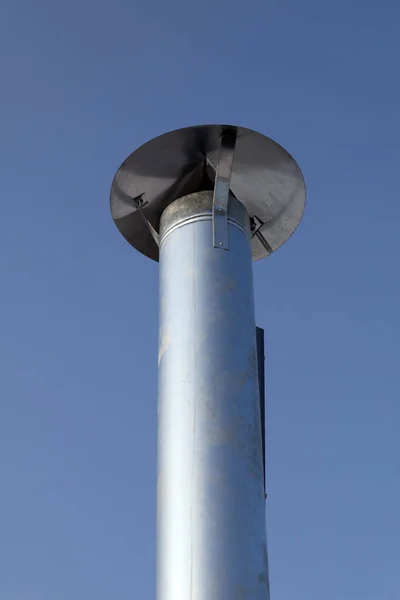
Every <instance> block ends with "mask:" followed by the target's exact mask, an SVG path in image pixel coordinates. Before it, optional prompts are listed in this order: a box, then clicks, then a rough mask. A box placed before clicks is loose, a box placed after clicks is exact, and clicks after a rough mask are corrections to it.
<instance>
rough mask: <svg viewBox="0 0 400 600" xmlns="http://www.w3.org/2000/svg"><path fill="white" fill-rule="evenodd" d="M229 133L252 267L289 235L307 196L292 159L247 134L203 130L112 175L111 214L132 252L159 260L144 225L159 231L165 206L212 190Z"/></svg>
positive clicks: (233, 182)
mask: <svg viewBox="0 0 400 600" xmlns="http://www.w3.org/2000/svg"><path fill="white" fill-rule="evenodd" d="M227 128H229V129H230V130H234V131H235V132H236V147H235V153H234V159H233V165H232V172H231V179H230V190H231V192H232V193H233V195H234V196H235V197H236V198H237V199H238V200H239V201H240V202H241V203H242V204H243V205H244V206H245V208H246V210H247V212H248V213H249V216H250V218H251V219H252V223H253V228H254V235H253V238H252V254H253V260H258V259H260V258H263V257H265V256H268V255H269V254H270V253H271V252H272V251H275V250H277V249H278V248H279V247H280V246H281V245H282V244H283V243H284V242H286V240H287V239H288V238H289V237H290V236H291V234H292V233H293V232H294V230H295V229H296V228H297V226H298V224H299V222H300V220H301V217H302V215H303V211H304V206H305V197H306V193H305V183H304V178H303V175H302V173H301V171H300V169H299V167H298V165H297V163H296V162H295V160H294V159H293V158H292V157H291V156H290V154H288V152H286V150H284V148H282V147H281V146H280V145H279V144H277V143H276V142H274V141H273V140H271V139H270V138H268V137H266V136H264V135H262V134H260V133H257V132H255V131H252V130H250V129H245V128H243V127H232V126H227V125H201V126H197V127H187V128H185V129H178V130H176V131H171V132H170V133H165V134H164V135H161V136H159V137H157V138H154V139H152V140H150V141H149V142H147V143H146V144H144V145H143V146H141V147H140V148H138V149H137V150H136V151H135V152H133V153H132V154H131V155H130V156H129V157H128V158H127V159H126V160H125V162H123V163H122V165H121V167H120V168H119V169H118V171H117V173H116V175H115V177H114V181H113V183H112V186H111V195H110V203H111V213H112V216H113V219H114V221H115V224H116V225H117V227H118V229H119V231H120V232H121V233H122V235H123V236H124V237H125V238H126V240H127V241H128V242H129V243H130V244H131V245H132V246H133V247H134V248H136V249H137V250H139V251H140V252H142V253H143V254H145V255H146V256H148V257H149V258H152V259H153V260H158V245H157V243H156V241H155V240H154V237H152V235H151V232H150V230H149V227H148V225H146V219H147V220H148V221H149V223H150V224H151V225H152V227H153V228H154V230H155V231H156V232H158V231H159V225H160V218H161V215H162V213H163V211H164V210H165V208H166V207H167V206H169V204H171V202H174V200H176V199H178V198H181V197H182V196H187V195H189V194H192V193H194V192H199V191H203V190H212V189H214V181H215V172H216V168H217V165H218V158H219V152H220V147H221V135H222V133H223V131H225V130H226V129H227ZM138 204H139V205H140V208H139V209H138V208H137V207H138ZM263 241H264V242H265V243H263Z"/></svg>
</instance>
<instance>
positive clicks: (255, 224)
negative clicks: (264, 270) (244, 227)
mask: <svg viewBox="0 0 400 600" xmlns="http://www.w3.org/2000/svg"><path fill="white" fill-rule="evenodd" d="M263 225H265V223H264V222H263V221H261V219H259V218H258V217H257V216H256V215H254V217H252V218H251V231H252V236H251V237H252V238H253V237H254V236H256V238H257V239H259V240H260V242H261V243H262V245H263V246H264V248H265V249H266V251H267V252H269V253H270V254H271V253H272V252H273V249H272V248H271V246H270V245H269V243H268V242H267V240H266V239H265V237H264V236H263V234H262V233H261V227H263Z"/></svg>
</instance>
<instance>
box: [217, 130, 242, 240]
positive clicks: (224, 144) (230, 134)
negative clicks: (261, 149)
mask: <svg viewBox="0 0 400 600" xmlns="http://www.w3.org/2000/svg"><path fill="white" fill-rule="evenodd" d="M236 133H237V131H236V128H229V129H225V130H224V131H223V132H222V135H221V148H220V151H219V159H218V165H217V172H216V176H215V184H214V197H213V214H212V216H213V219H212V220H213V245H214V248H220V249H221V250H229V240H228V202H229V188H230V182H231V173H232V164H233V157H234V154H235V145H236Z"/></svg>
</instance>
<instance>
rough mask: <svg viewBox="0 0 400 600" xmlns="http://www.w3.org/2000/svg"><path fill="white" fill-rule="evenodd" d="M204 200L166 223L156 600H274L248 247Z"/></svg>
mask: <svg viewBox="0 0 400 600" xmlns="http://www.w3.org/2000/svg"><path fill="white" fill-rule="evenodd" d="M205 194H206V196H204V195H203V196H202V197H201V198H199V196H198V195H195V196H196V197H195V198H192V199H190V198H187V199H186V200H187V201H188V202H187V206H189V201H192V200H194V202H192V205H195V204H196V198H197V205H202V206H203V208H202V214H198V215H197V216H196V215H188V214H186V218H185V223H184V224H182V225H181V226H179V225H178V224H177V223H176V222H175V223H172V222H171V218H168V214H167V213H168V212H171V211H172V212H174V211H173V207H171V208H170V209H169V210H168V211H167V212H166V214H165V226H166V228H168V229H169V232H168V234H167V235H164V229H163V219H162V220H161V232H160V233H161V246H160V340H159V408H158V412H159V417H158V418H159V423H158V500H157V600H269V583H268V561H267V547H266V523H265V499H264V482H263V457H262V442H261V421H260V405H259V387H258V373H257V349H256V333H255V322H254V301H253V281H252V260H251V244H250V237H249V235H248V233H246V231H245V229H246V227H242V225H239V224H236V223H235V222H233V221H232V220H230V221H229V225H228V228H229V251H228V252H223V251H221V250H218V249H216V248H214V247H213V237H212V192H208V193H207V192H206V193H205ZM207 194H208V195H207ZM207 203H208V206H209V210H208V214H207V215H206V214H205V213H204V205H205V204H207ZM178 204H179V203H178ZM178 208H179V206H178ZM235 210H237V211H241V212H242V216H241V217H240V219H242V222H243V223H244V224H245V226H246V222H247V227H248V216H247V215H246V212H245V210H244V208H243V207H240V205H239V206H236V208H235ZM170 217H171V215H170ZM175 218H176V214H175ZM240 219H239V220H240Z"/></svg>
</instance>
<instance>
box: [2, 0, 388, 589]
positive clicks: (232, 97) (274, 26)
mask: <svg viewBox="0 0 400 600" xmlns="http://www.w3.org/2000/svg"><path fill="white" fill-rule="evenodd" d="M399 22H400V6H399V4H398V3H397V2H395V1H394V0H392V1H391V0H381V1H380V2H372V1H370V0H365V1H361V0H352V1H351V2H349V1H348V0H337V1H336V2H330V3H328V2H321V1H317V0H303V1H302V2H296V1H295V0H268V1H266V0H263V1H261V0H248V1H247V2H240V3H239V2H237V1H236V0H231V1H228V0H220V1H218V0H214V1H210V0H204V1H203V2H202V3H190V2H183V0H170V1H169V2H161V0H153V1H147V2H140V1H139V2H137V1H136V2H132V1H130V2H128V1H127V0H125V1H124V0H114V2H104V0H97V1H96V2H95V1H94V0H90V1H89V0H82V1H81V2H78V1H77V0H70V1H69V2H65V3H58V2H50V1H49V0H46V1H43V0H38V2H35V3H33V2H28V1H27V0H3V3H2V8H1V19H0V61H1V72H2V77H1V79H2V84H3V85H2V91H1V105H2V111H1V117H2V118H1V141H0V152H1V179H0V185H1V194H2V215H1V220H0V245H1V253H0V268H1V282H2V285H1V307H2V310H1V315H0V335H1V344H0V481H1V511H0V540H1V541H0V597H1V598H4V599H7V600H54V599H55V598H56V599H57V600H67V599H68V600H70V599H72V598H73V599H74V600H80V599H84V600H88V599H89V598H92V599H96V600H106V599H107V600H109V599H110V598H118V599H120V600H124V599H125V598H126V599H128V598H135V599H136V598H138V599H139V598H140V599H149V600H150V599H153V598H154V597H155V502H156V393H157V389H156V375H157V295H158V292H157V280H158V267H157V265H156V264H155V263H152V262H151V261H149V260H148V259H146V258H145V257H143V256H141V255H140V254H138V253H136V252H135V251H134V250H133V249H132V248H130V246H129V245H128V244H127V243H126V242H125V240H124V239H123V238H122V236H120V234H119V233H118V231H117V229H116V228H115V226H114V225H113V222H112V220H111V217H110V214H109V206H108V194H109V188H110V185H111V181H112V178H113V175H114V172H115V170H116V169H117V168H118V166H119V164H120V163H121V162H122V160H124V158H125V157H126V156H127V155H128V154H129V153H130V152H132V151H133V150H134V149H135V148H136V147H137V146H139V145H141V144H142V143H144V142H145V141H147V140H148V139H150V138H152V137H154V136H155V135H159V134H161V133H164V132H166V131H168V130H171V129H175V128H178V127H184V126H189V125H193V124H202V123H218V122H225V123H233V124H239V125H242V126H245V127H250V128H253V129H256V130H258V131H260V132H262V133H264V134H266V135H268V136H270V137H272V138H274V139H275V140H276V141H278V142H279V143H281V144H282V145H283V146H285V147H286V148H287V149H288V151H289V152H290V153H291V154H293V155H294V156H295V158H296V160H297V161H298V163H299V165H300V167H301V168H302V170H303V172H304V175H305V178H306V182H307V189H308V205H307V210H306V214H305V216H304V219H303V222H302V223H301V225H300V227H299V229H298V231H297V232H296V234H295V236H293V238H292V239H291V240H290V241H289V242H288V243H287V244H286V245H285V246H284V247H283V248H281V249H280V250H279V252H277V253H276V255H274V256H272V257H271V258H270V259H268V260H264V261H261V262H260V263H257V264H256V265H255V268H254V272H255V280H256V283H255V288H256V289H255V293H256V308H257V321H258V325H260V326H262V327H264V328H265V329H266V344H267V367H266V368H267V402H268V423H267V432H268V441H267V449H268V492H269V499H268V541H269V553H270V571H271V572H270V576H271V596H272V600H289V599H290V600H291V599H293V598H296V599H297V600H321V598H323V599H324V600H359V599H362V600H376V598H379V599H380V600H393V599H394V598H397V597H398V595H399V589H400V570H399V566H398V565H399V537H400V517H399V506H400V483H399V482H400V452H399V450H400V442H399V433H398V432H399V422H400V408H399V399H400V376H399V355H400V321H399V295H400V284H399V267H398V262H399V253H400V241H399V225H398V222H399V218H400V208H399V187H400V186H399V176H398V165H399V159H400V149H399V138H400V119H399V102H400V83H399V81H400V80H399V76H398V62H399V56H400V37H399Z"/></svg>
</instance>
